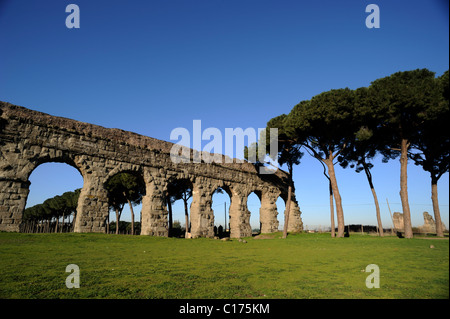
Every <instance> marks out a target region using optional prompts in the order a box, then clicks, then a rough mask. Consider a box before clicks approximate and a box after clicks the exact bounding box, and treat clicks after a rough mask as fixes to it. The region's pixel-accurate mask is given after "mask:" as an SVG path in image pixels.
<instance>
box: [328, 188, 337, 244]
mask: <svg viewBox="0 0 450 319" xmlns="http://www.w3.org/2000/svg"><path fill="white" fill-rule="evenodd" d="M328 185H329V188H330V217H331V237H332V238H334V237H336V226H335V224H334V203H333V188H332V187H331V182H330V180H328Z"/></svg>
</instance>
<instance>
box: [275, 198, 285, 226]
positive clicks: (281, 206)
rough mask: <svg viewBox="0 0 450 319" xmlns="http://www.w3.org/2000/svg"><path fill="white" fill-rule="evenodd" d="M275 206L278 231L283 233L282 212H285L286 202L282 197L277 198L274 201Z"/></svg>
mask: <svg viewBox="0 0 450 319" xmlns="http://www.w3.org/2000/svg"><path fill="white" fill-rule="evenodd" d="M276 205H277V212H278V214H277V220H278V231H283V229H284V212H285V210H286V201H285V200H284V198H283V197H282V196H278V199H277V201H276Z"/></svg>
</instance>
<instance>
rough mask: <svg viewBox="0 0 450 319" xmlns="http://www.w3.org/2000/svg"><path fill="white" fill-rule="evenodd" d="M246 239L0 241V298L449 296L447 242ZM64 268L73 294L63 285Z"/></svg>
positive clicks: (52, 237)
mask: <svg viewBox="0 0 450 319" xmlns="http://www.w3.org/2000/svg"><path fill="white" fill-rule="evenodd" d="M246 240H247V243H242V242H239V241H238V240H232V241H228V242H224V241H220V240H214V239H176V238H158V237H148V236H126V235H104V234H74V233H71V234H19V233H0V273H1V279H0V298H190V299H193V298H233V299H241V298H283V299H284V298H449V241H448V240H447V239H444V240H439V239H432V240H429V239H419V238H415V239H409V240H408V239H399V238H397V237H385V238H378V237H374V236H368V235H365V236H364V235H353V236H351V237H349V238H334V239H333V238H330V235H329V234H296V235H289V236H288V238H287V239H281V238H273V239H253V238H247V239H246ZM430 245H433V246H434V248H430ZM68 264H76V265H78V266H79V268H80V288H79V289H76V288H73V289H68V288H67V287H66V285H65V281H66V277H67V276H68V275H69V273H66V272H65V269H66V266H67V265H68ZM369 264H376V265H378V266H379V269H380V288H378V289H377V288H372V289H368V288H367V287H366V284H365V282H366V277H367V276H368V275H369V273H366V272H365V271H364V270H365V268H366V266H367V265H369Z"/></svg>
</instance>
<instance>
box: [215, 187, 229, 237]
mask: <svg viewBox="0 0 450 319" xmlns="http://www.w3.org/2000/svg"><path fill="white" fill-rule="evenodd" d="M230 206H231V190H230V188H229V187H228V186H221V187H217V188H216V189H215V190H214V192H213V193H212V200H211V210H212V211H213V215H214V236H216V237H219V238H224V237H230V232H231V229H230Z"/></svg>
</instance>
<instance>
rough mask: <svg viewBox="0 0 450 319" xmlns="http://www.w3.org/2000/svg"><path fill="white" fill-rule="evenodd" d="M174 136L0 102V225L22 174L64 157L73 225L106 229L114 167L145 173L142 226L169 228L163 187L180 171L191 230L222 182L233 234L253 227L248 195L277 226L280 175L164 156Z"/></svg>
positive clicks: (16, 212) (210, 223) (18, 199)
mask: <svg viewBox="0 0 450 319" xmlns="http://www.w3.org/2000/svg"><path fill="white" fill-rule="evenodd" d="M172 146H173V144H172V143H170V142H165V141H161V140H157V139H154V138H150V137H146V136H142V135H138V134H135V133H132V132H126V131H123V130H118V129H108V128H103V127H101V126H97V125H92V124H87V123H82V122H78V121H74V120H70V119H65V118H60V117H55V116H51V115H47V114H44V113H40V112H36V111H32V110H29V109H26V108H23V107H19V106H15V105H11V104H9V103H5V102H0V230H6V231H18V229H19V225H20V223H21V221H22V214H23V210H24V207H25V204H26V199H27V196H28V192H29V185H30V183H29V181H28V178H29V176H30V174H31V173H32V171H33V170H34V169H35V168H36V167H37V166H38V165H40V164H42V163H46V162H62V163H67V164H69V165H71V166H73V167H75V168H76V169H77V170H78V171H79V172H80V174H81V175H82V176H83V180H84V185H83V188H82V191H81V194H80V198H79V202H78V208H77V218H76V221H75V231H76V232H104V231H105V222H106V217H107V216H108V214H109V212H108V192H107V191H106V189H105V186H104V185H105V183H106V182H107V180H108V179H109V178H110V177H112V176H114V175H115V174H117V173H119V172H135V173H136V174H139V175H141V176H142V177H143V179H144V182H145V184H146V195H145V196H144V198H143V201H142V212H141V214H142V225H141V233H142V234H144V235H153V236H167V235H168V220H167V219H168V218H167V210H166V206H165V192H166V190H167V185H168V184H169V182H170V181H172V180H174V179H177V178H183V179H189V180H190V181H191V182H192V184H193V201H192V204H191V210H190V213H191V227H192V229H191V233H192V236H193V237H212V236H213V235H214V232H213V227H214V213H213V210H212V208H211V201H212V194H213V192H214V191H215V190H216V189H217V187H225V188H227V189H228V190H229V193H230V195H231V205H230V213H229V215H230V225H231V232H232V236H233V237H243V236H248V235H250V234H251V228H250V223H249V218H250V213H249V211H248V209H247V196H248V195H249V194H250V193H251V192H255V193H257V194H258V196H259V197H260V199H261V210H260V216H261V223H262V231H263V232H273V231H276V230H277V227H278V221H277V219H276V216H277V211H276V204H275V202H276V200H277V198H278V196H280V195H281V196H284V198H285V197H286V191H287V186H286V183H287V179H286V175H285V174H284V173H283V172H282V171H280V170H278V171H277V173H276V174H270V175H258V173H257V171H256V169H255V167H254V166H253V165H252V164H250V163H236V162H234V163H228V164H226V163H224V164H217V163H211V164H205V163H198V164H194V163H179V164H175V163H173V162H172V161H171V159H170V155H169V154H170V149H171V148H172ZM300 214H301V213H300V210H299V207H298V204H297V203H296V201H295V197H294V205H292V208H291V215H290V216H291V217H290V223H289V229H290V231H300V230H302V227H303V226H302V222H301V217H300Z"/></svg>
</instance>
